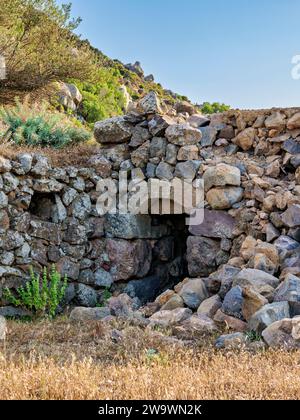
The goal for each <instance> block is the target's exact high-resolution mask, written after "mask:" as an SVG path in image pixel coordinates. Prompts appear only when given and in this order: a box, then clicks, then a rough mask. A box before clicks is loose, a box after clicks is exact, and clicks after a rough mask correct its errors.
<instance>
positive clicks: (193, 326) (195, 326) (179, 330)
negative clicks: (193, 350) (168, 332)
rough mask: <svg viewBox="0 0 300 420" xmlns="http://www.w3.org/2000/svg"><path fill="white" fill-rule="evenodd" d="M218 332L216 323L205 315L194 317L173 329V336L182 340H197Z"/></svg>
mask: <svg viewBox="0 0 300 420" xmlns="http://www.w3.org/2000/svg"><path fill="white" fill-rule="evenodd" d="M218 331H219V330H218V327H217V326H216V324H215V323H214V321H213V320H212V319H210V318H208V317H206V316H204V315H192V316H191V317H190V318H188V319H186V320H185V321H183V322H182V323H181V324H180V325H177V326H175V327H174V328H173V334H174V335H175V336H176V337H177V338H180V339H181V340H196V339H199V338H203V337H205V336H208V335H212V334H216V333H217V332H218Z"/></svg>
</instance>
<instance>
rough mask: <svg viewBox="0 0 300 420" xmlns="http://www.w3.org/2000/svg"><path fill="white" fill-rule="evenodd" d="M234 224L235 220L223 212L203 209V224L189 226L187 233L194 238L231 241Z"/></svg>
mask: <svg viewBox="0 0 300 420" xmlns="http://www.w3.org/2000/svg"><path fill="white" fill-rule="evenodd" d="M236 224H237V222H236V219H234V218H233V217H232V216H230V215H229V214H228V213H227V212H225V211H214V210H207V209H205V210H204V220H203V223H201V224H200V225H192V226H190V228H189V231H190V233H191V234H192V235H195V236H206V237H208V238H221V239H222V238H229V239H231V238H232V236H233V231H234V229H235V227H236Z"/></svg>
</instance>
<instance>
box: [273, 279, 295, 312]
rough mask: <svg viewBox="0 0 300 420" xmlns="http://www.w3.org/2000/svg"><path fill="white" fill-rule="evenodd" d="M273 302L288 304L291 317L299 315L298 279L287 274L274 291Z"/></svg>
mask: <svg viewBox="0 0 300 420" xmlns="http://www.w3.org/2000/svg"><path fill="white" fill-rule="evenodd" d="M274 302H288V303H289V305H290V310H291V315H292V316H296V315H300V278H299V277H296V276H293V275H292V274H288V275H287V276H286V278H285V280H284V281H283V282H282V283H281V284H280V285H279V286H278V288H277V289H276V292H275V296H274Z"/></svg>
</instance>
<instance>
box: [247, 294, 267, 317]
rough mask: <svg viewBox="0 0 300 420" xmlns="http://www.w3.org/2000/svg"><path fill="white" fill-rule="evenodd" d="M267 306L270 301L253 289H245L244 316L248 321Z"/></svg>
mask: <svg viewBox="0 0 300 420" xmlns="http://www.w3.org/2000/svg"><path fill="white" fill-rule="evenodd" d="M267 304H268V300H267V299H266V298H265V297H264V296H262V295H261V294H259V293H258V292H257V291H256V290H255V289H254V288H253V287H251V286H246V287H244V288H243V305H242V314H243V318H244V319H245V320H246V321H249V320H250V319H251V317H252V316H253V315H254V314H255V313H256V312H258V311H259V310H260V309H261V308H262V307H263V306H265V305H267Z"/></svg>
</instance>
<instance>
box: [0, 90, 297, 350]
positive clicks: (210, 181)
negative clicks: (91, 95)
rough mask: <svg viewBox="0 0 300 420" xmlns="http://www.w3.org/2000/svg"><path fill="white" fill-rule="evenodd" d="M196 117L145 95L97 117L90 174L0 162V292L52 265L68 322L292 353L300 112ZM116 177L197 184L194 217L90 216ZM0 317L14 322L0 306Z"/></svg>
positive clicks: (27, 160)
mask: <svg viewBox="0 0 300 420" xmlns="http://www.w3.org/2000/svg"><path fill="white" fill-rule="evenodd" d="M194 112H195V111H194V109H192V108H191V107H189V105H188V104H185V106H182V107H181V108H177V109H173V108H171V107H170V106H169V107H168V106H165V105H164V104H162V103H161V102H160V101H159V98H158V97H157V95H156V94H155V93H154V92H151V93H149V94H148V95H146V96H145V97H144V98H143V99H142V100H140V101H138V102H137V103H133V104H131V105H130V107H129V110H128V113H127V115H125V116H120V117H114V118H111V119H108V120H105V121H101V122H98V123H96V125H95V138H96V140H97V141H98V142H99V143H100V145H101V147H100V149H99V150H98V151H97V152H96V154H95V155H93V156H91V158H90V161H89V165H88V167H84V168H83V167H82V168H75V167H61V168H53V167H52V166H51V163H50V162H49V161H48V160H47V158H46V157H44V156H41V155H36V154H28V153H26V154H20V155H18V156H17V157H16V158H15V159H14V160H8V159H4V158H1V160H0V173H1V175H0V209H1V210H0V215H1V218H0V264H1V266H0V275H1V280H0V281H1V287H2V288H3V287H5V286H6V287H10V288H12V289H13V288H16V287H18V286H19V285H20V284H22V282H24V274H25V273H26V272H27V270H28V267H29V266H30V265H31V266H33V267H35V268H40V267H41V266H43V265H49V264H52V263H55V264H56V265H57V267H58V268H59V270H60V271H61V272H62V274H67V275H68V278H69V286H68V291H67V295H66V302H65V303H66V304H68V305H72V306H77V307H76V308H75V309H73V311H72V312H71V319H73V320H87V319H102V318H104V319H108V318H110V317H114V316H120V317H125V318H127V319H131V320H134V321H135V322H138V323H140V324H141V325H144V326H147V328H151V327H155V326H159V327H161V328H168V329H170V330H171V331H172V334H173V335H174V336H176V337H177V338H179V339H182V340H186V339H191V338H193V337H196V336H199V335H200V336H202V335H205V334H216V333H219V335H220V334H222V331H224V329H226V328H227V329H229V330H230V331H231V332H233V334H229V335H221V337H220V338H219V339H218V340H217V343H216V345H217V346H218V347H226V346H231V345H235V344H236V343H238V344H241V343H243V344H247V343H249V341H250V338H251V337H252V338H253V337H254V336H255V337H256V338H257V339H260V337H262V339H261V340H263V341H260V342H259V344H260V345H262V346H264V345H269V346H278V345H283V346H287V347H289V348H299V347H300V335H299V331H300V330H299V327H300V318H299V315H300V278H299V276H300V229H299V228H300V172H299V171H300V169H299V167H300V141H299V140H300V108H299V109H296V108H293V109H272V110H260V111H239V110H232V111H228V112H225V113H223V114H215V115H212V116H211V117H206V116H203V115H201V114H199V113H196V114H195V113H194ZM120 170H122V171H125V172H127V174H128V178H129V179H131V180H132V181H134V183H135V185H139V183H141V182H142V181H144V180H149V179H159V180H164V181H168V182H171V181H172V180H174V179H188V180H190V181H191V182H193V185H194V188H197V187H196V183H195V181H196V180H197V179H198V180H202V181H203V182H204V190H205V202H204V208H205V210H204V214H205V217H204V223H202V224H200V225H198V226H190V227H189V226H186V225H185V218H186V214H185V211H182V214H172V212H171V211H170V212H169V213H168V214H161V213H159V212H158V214H148V215H132V214H126V215H118V214H115V215H106V216H103V217H100V216H99V214H98V213H97V211H96V202H97V198H98V196H99V192H97V191H96V185H97V183H98V181H99V180H101V179H111V180H114V182H115V184H116V185H118V183H117V180H118V177H119V171H120ZM107 289H110V290H111V292H112V293H113V297H111V298H110V299H109V300H108V301H106V300H105V299H104V295H105V292H106V291H107ZM101 303H102V304H103V305H104V306H103V307H101V308H100V307H97V306H99V304H101ZM0 314H2V315H11V314H13V315H18V313H17V310H16V309H15V308H12V307H8V306H6V302H5V301H3V299H2V307H1V308H0Z"/></svg>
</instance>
